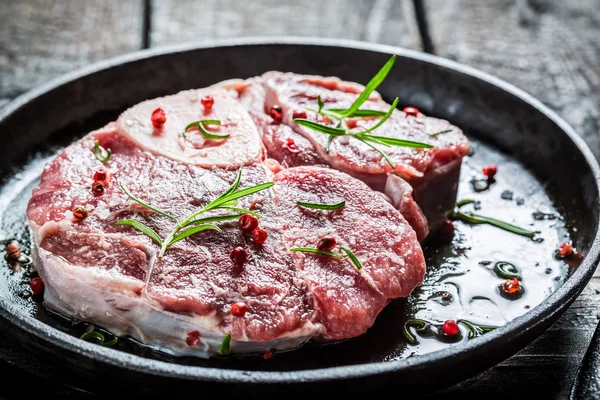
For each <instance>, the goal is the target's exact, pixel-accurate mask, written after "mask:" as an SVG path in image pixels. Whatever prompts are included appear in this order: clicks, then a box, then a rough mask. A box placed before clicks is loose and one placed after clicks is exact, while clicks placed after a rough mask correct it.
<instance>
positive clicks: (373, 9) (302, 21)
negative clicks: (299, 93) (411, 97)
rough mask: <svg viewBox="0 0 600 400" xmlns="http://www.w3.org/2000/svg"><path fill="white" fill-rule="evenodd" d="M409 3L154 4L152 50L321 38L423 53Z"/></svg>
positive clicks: (188, 0) (189, 0) (220, 0)
mask: <svg viewBox="0 0 600 400" xmlns="http://www.w3.org/2000/svg"><path fill="white" fill-rule="evenodd" d="M414 21H415V19H414V11H413V9H412V1H410V0H402V1H395V0H331V1H314V0H299V1H294V2H290V1H281V0H253V1H237V0H206V1H201V2H200V1H195V0H170V1H163V0H160V1H159V0H153V1H152V23H151V26H152V28H151V35H150V43H151V46H153V47H154V46H161V45H166V44H174V43H182V42H190V41H200V40H207V39H213V38H230V37H240V36H282V35H287V36H320V37H331V38H344V39H356V40H366V41H371V42H379V43H385V44H392V45H397V46H404V47H410V48H416V49H420V48H421V44H420V38H419V34H418V29H417V26H416V23H415V22H414Z"/></svg>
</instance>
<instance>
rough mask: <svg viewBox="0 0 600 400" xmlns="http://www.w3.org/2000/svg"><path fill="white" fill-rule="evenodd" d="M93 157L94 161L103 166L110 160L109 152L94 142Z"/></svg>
mask: <svg viewBox="0 0 600 400" xmlns="http://www.w3.org/2000/svg"><path fill="white" fill-rule="evenodd" d="M94 155H95V156H96V159H97V160H98V161H100V162H101V163H103V164H106V163H107V162H108V160H110V155H111V151H110V149H105V148H104V147H102V146H100V143H99V142H98V141H97V140H96V141H95V142H94Z"/></svg>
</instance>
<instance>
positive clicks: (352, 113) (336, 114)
mask: <svg viewBox="0 0 600 400" xmlns="http://www.w3.org/2000/svg"><path fill="white" fill-rule="evenodd" d="M395 62H396V56H392V58H390V59H389V60H388V62H387V63H386V64H385V65H384V66H383V68H381V70H379V72H378V73H377V74H376V75H375V76H374V77H373V78H372V79H371V81H369V83H368V84H367V86H365V89H364V90H363V91H362V93H361V94H360V95H359V96H358V98H357V99H356V100H355V101H354V103H352V105H351V106H350V108H348V109H339V108H336V109H324V108H323V106H324V103H323V101H322V100H321V97H320V96H319V97H317V105H318V107H319V108H318V110H317V114H321V115H324V116H326V117H329V118H333V119H336V120H337V121H338V123H337V125H336V126H335V127H333V126H328V125H324V124H320V123H318V122H315V121H311V120H308V119H305V118H294V122H295V123H297V124H298V125H300V126H303V127H305V128H308V129H312V130H314V131H317V132H320V133H323V134H325V135H329V138H328V139H327V146H326V148H325V150H326V151H327V152H328V153H329V147H330V145H331V143H332V142H333V139H334V138H335V137H336V136H344V135H348V136H351V137H353V138H355V139H357V140H360V141H361V142H363V143H364V144H366V145H367V146H369V147H371V148H372V149H373V150H375V151H377V152H378V153H379V154H381V156H382V157H383V158H384V159H385V161H386V162H387V163H388V164H389V165H390V166H391V167H392V168H394V163H393V162H392V160H391V159H390V158H389V157H388V155H387V154H386V153H385V152H383V151H382V150H380V149H379V148H377V147H375V146H374V144H376V145H381V146H385V147H391V146H400V147H410V148H417V149H428V148H432V147H433V146H432V145H430V144H427V143H421V142H415V141H412V140H401V139H395V138H390V137H385V136H375V135H371V134H369V133H370V132H373V131H374V130H376V129H378V128H379V127H381V125H383V124H384V123H385V121H387V120H388V118H389V117H390V116H391V115H392V113H393V111H394V110H395V109H396V106H397V105H398V98H397V97H396V99H395V100H394V102H393V103H392V105H391V106H390V109H389V110H388V111H387V112H383V111H378V110H361V109H360V106H362V105H363V103H364V102H365V101H367V99H368V98H369V96H370V95H371V93H373V91H374V90H375V89H377V87H378V86H379V85H380V84H381V82H383V80H384V79H385V77H386V76H387V75H388V73H389V72H390V70H391V69H392V67H393V66H394V63H395ZM353 117H363V118H364V117H381V119H380V120H379V122H377V124H375V125H374V126H373V127H371V128H369V129H366V130H364V131H361V132H351V131H350V130H349V129H348V127H347V125H346V121H345V118H353ZM440 133H442V132H438V133H437V134H440Z"/></svg>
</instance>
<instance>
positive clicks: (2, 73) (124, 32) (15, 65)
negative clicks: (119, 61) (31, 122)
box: [0, 0, 143, 106]
mask: <svg viewBox="0 0 600 400" xmlns="http://www.w3.org/2000/svg"><path fill="white" fill-rule="evenodd" d="M142 6H143V1H142V0H101V1H96V0H66V1H65V0H27V1H25V0H0V106H1V105H2V103H3V101H2V99H9V98H12V97H15V96H16V95H18V94H20V93H22V92H24V91H26V90H28V89H30V88H32V87H34V86H36V85H39V84H41V83H44V82H47V81H48V80H49V79H51V78H54V77H57V76H59V75H61V74H63V73H65V72H68V71H71V70H73V69H75V68H77V67H80V66H83V65H86V64H89V63H92V62H94V61H98V60H102V59H105V58H108V57H112V56H115V55H118V54H123V53H127V52H130V51H134V50H139V49H140V47H141V43H142Z"/></svg>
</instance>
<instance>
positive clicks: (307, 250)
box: [290, 247, 346, 258]
mask: <svg viewBox="0 0 600 400" xmlns="http://www.w3.org/2000/svg"><path fill="white" fill-rule="evenodd" d="M290 251H300V252H302V253H313V254H320V255H322V256H329V257H335V258H344V257H346V256H345V255H343V254H340V253H334V252H332V251H325V250H319V249H315V248H312V247H292V248H291V249H290Z"/></svg>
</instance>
